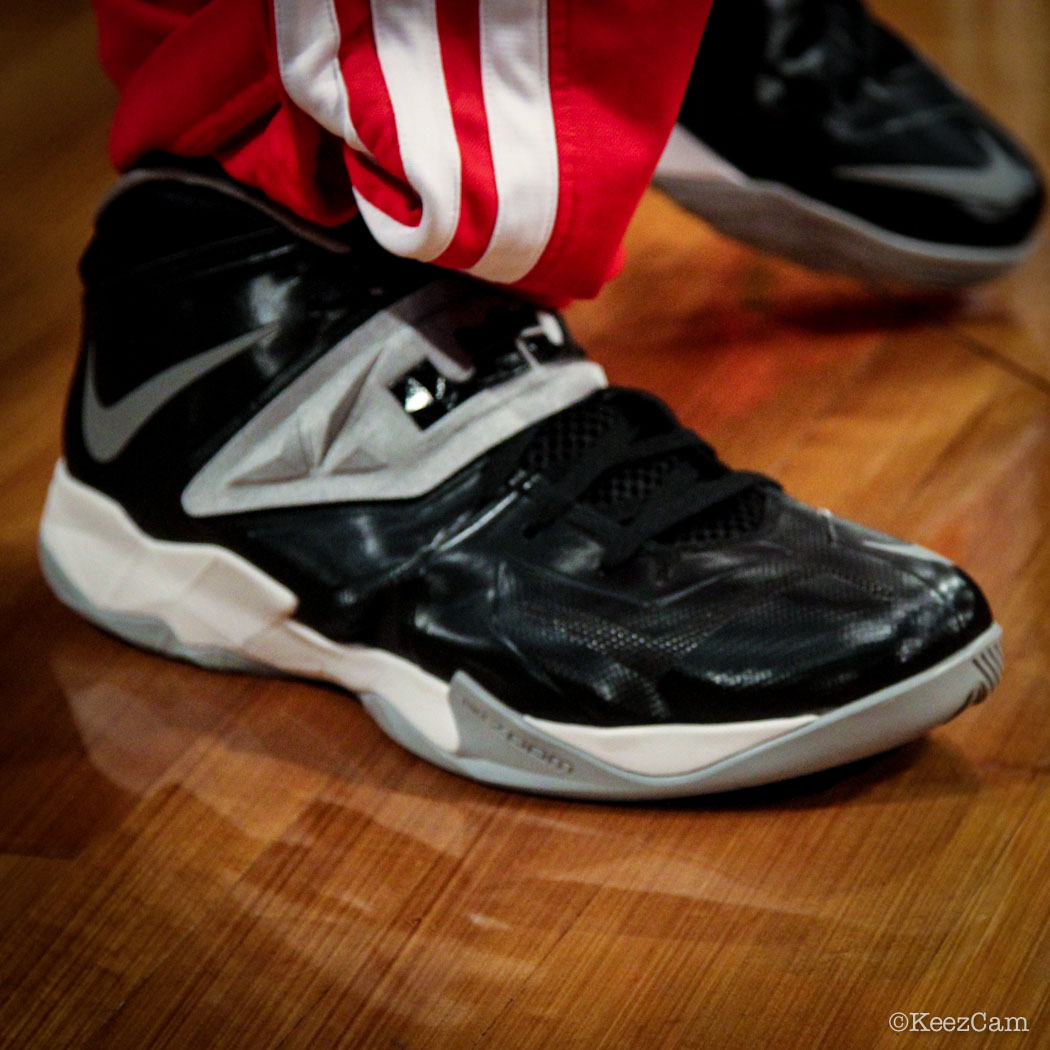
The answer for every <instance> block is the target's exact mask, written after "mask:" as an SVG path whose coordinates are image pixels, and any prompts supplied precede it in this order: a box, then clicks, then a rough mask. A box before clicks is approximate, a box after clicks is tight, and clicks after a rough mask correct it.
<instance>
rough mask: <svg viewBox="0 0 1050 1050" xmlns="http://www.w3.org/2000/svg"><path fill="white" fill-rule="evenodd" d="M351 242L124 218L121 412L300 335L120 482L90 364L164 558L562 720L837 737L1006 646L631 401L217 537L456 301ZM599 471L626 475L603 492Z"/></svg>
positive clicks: (216, 223)
mask: <svg viewBox="0 0 1050 1050" xmlns="http://www.w3.org/2000/svg"><path fill="white" fill-rule="evenodd" d="M150 228H152V229H153V230H154V231H155V235H148V234H147V233H145V232H144V231H148V230H149V229H150ZM341 235H342V236H343V237H344V239H345V241H346V247H347V250H346V251H343V252H335V251H332V250H330V249H329V248H326V247H323V246H322V245H320V244H318V243H315V242H314V241H312V240H310V239H307V238H304V237H302V236H300V235H299V234H297V233H296V232H294V231H293V230H291V229H289V228H288V227H287V226H286V225H284V224H282V223H281V222H279V221H276V220H275V219H274V218H272V217H271V216H270V215H268V214H266V213H264V212H262V211H260V210H258V209H257V208H255V207H254V206H253V205H252V204H251V203H248V202H245V201H244V200H242V199H238V198H235V197H231V196H228V195H226V194H224V193H223V192H221V191H220V190H218V189H215V188H207V187H200V186H195V185H186V184H182V183H179V182H177V181H162V182H148V183H146V184H144V185H141V186H136V187H133V188H131V189H128V190H127V191H126V192H125V193H124V194H122V195H121V196H119V197H118V198H117V199H116V200H115V201H113V202H112V203H111V204H110V205H109V206H108V207H107V208H106V209H105V210H104V212H103V213H102V215H101V217H100V219H99V223H98V229H97V233H96V236H95V239H94V241H93V243H92V245H91V247H90V249H89V251H88V253H87V256H86V258H85V262H84V266H83V274H84V280H85V302H86V309H85V317H86V327H85V344H86V345H88V346H91V347H93V353H94V354H95V356H96V358H97V362H98V377H99V392H100V394H101V395H102V396H103V399H104V400H106V401H115V400H117V399H119V398H120V397H122V396H124V395H125V394H126V393H128V392H129V391H131V390H133V389H134V388H135V387H136V385H137V384H140V383H141V382H143V381H144V380H145V379H146V378H147V376H148V375H149V374H151V372H156V371H158V370H159V369H161V368H163V367H166V366H167V365H169V364H171V363H172V362H174V361H177V360H180V359H185V358H188V357H192V356H193V355H195V354H198V353H200V352H201V351H202V350H204V349H206V348H207V347H210V346H213V345H215V344H217V343H219V342H221V341H222V340H224V339H229V338H230V337H231V336H232V335H234V334H236V333H238V332H243V331H251V330H254V329H255V328H258V327H259V326H260V325H261V324H264V323H273V324H275V325H276V328H275V330H274V331H273V332H272V333H271V334H270V335H268V336H267V337H266V338H264V339H262V340H261V341H260V342H259V343H258V345H256V346H254V347H252V348H251V349H249V350H248V351H247V352H245V353H244V354H243V355H240V356H238V357H237V358H235V359H234V360H231V361H229V362H228V363H226V364H224V365H222V366H221V367H219V368H216V369H215V370H214V371H212V372H210V373H208V374H207V375H206V376H204V377H202V378H201V379H200V380H199V381H198V382H196V383H194V384H193V385H191V386H190V387H188V388H187V389H186V390H184V391H182V392H181V393H179V394H178V395H177V396H175V397H173V398H172V399H171V400H170V401H168V402H167V403H166V404H165V405H164V406H163V407H162V408H161V409H159V410H158V411H157V413H156V414H155V416H154V417H153V418H152V419H150V420H149V421H148V422H147V423H146V424H145V425H144V426H142V427H141V429H139V430H138V431H137V432H136V434H135V435H134V437H133V438H132V439H131V440H130V442H129V443H128V445H127V448H126V449H125V450H124V451H123V452H121V453H120V454H119V455H118V456H116V457H115V458H114V459H113V460H112V461H111V462H107V463H100V462H97V461H96V460H95V459H94V458H93V457H92V455H91V454H90V453H89V452H88V450H87V448H86V447H85V445H84V442H83V436H82V421H81V417H80V405H81V399H82V397H83V383H84V375H85V365H84V357H83V355H82V359H81V362H80V364H79V365H78V369H77V374H76V377H75V380H74V384H73V389H72V392H71V396H70V401H69V410H68V416H67V426H66V455H67V459H68V463H69V467H70V469H71V471H72V473H73V475H74V476H75V477H77V478H79V479H80V480H81V481H84V482H85V483H87V484H89V485H92V486H94V487H95V488H97V489H99V490H101V491H102V492H105V493H107V494H109V495H111V496H113V497H114V498H115V499H117V500H118V501H119V502H120V503H121V504H122V505H123V506H124V507H125V508H126V509H127V511H128V513H129V514H130V515H131V516H132V518H133V519H134V520H135V521H137V522H138V524H139V525H140V526H141V527H142V528H143V529H144V530H146V531H147V532H149V533H150V534H151V535H153V536H156V537H159V538H163V539H172V540H182V541H199V542H212V543H217V544H220V545H223V546H225V547H228V548H230V549H232V550H234V551H236V552H238V553H240V554H242V555H243V556H245V557H246V558H248V559H249V560H251V561H252V562H254V563H255V564H257V565H258V566H259V567H260V568H261V569H263V570H264V571H265V572H267V573H269V574H270V575H272V576H273V577H274V578H276V579H278V580H280V581H281V582H282V583H284V584H285V585H287V586H288V587H289V588H291V589H292V590H293V591H294V592H295V593H296V594H297V595H298V596H299V599H300V607H299V612H298V614H297V615H298V617H299V619H301V620H302V621H303V622H305V623H306V624H308V625H310V626H312V627H314V628H316V629H317V630H319V631H321V632H323V633H324V634H326V635H328V636H329V637H331V638H333V639H336V640H338V641H355V642H363V643H366V644H370V645H375V646H379V647H382V648H385V649H388V650H390V651H393V652H397V653H400V654H403V655H405V656H407V657H409V658H411V659H413V660H415V661H416V662H418V663H419V664H420V665H421V666H423V667H425V668H427V669H429V670H431V671H432V672H434V673H435V674H438V675H441V676H446V677H447V676H449V675H451V674H452V673H453V672H454V671H456V670H457V669H464V670H467V671H469V672H470V673H471V674H472V675H474V676H475V677H476V678H477V679H478V680H479V681H480V682H482V683H483V684H484V685H486V686H487V687H488V688H489V689H490V690H492V691H493V692H494V693H495V694H496V695H498V696H499V697H500V698H501V699H502V700H504V701H505V702H507V703H509V704H511V705H513V706H515V707H517V708H518V709H519V710H522V711H524V712H528V713H532V714H536V715H540V716H543V717H547V718H552V719H557V720H562V721H570V722H585V723H593V724H599V725H617V724H637V723H639V722H641V723H647V722H676V721H699V722H711V721H717V722H723V721H738V720H746V719H754V718H766V717H773V716H781V715H792V714H797V713H801V712H807V713H808V712H813V711H820V710H826V709H828V708H832V707H835V706H837V705H840V704H843V703H845V702H848V701H850V700H853V699H855V698H857V697H859V696H863V695H866V694H869V693H871V692H872V691H874V690H877V689H879V688H882V687H884V686H888V685H892V684H893V683H894V682H897V681H899V680H900V679H902V678H904V677H907V676H908V675H910V674H913V673H917V672H919V671H921V670H923V669H924V668H926V667H929V666H931V665H932V664H934V663H936V662H937V661H939V660H940V659H942V658H943V657H944V656H946V655H948V654H950V653H951V652H954V651H955V650H957V649H958V648H959V647H960V646H962V645H964V644H965V643H966V642H967V641H968V640H970V639H972V638H975V637H976V636H977V635H978V634H980V633H981V632H982V631H983V630H985V629H986V628H987V627H988V626H989V625H990V623H991V619H990V614H989V611H988V607H987V605H986V603H985V601H984V598H983V597H982V596H981V594H980V592H979V591H978V590H977V588H976V587H975V586H974V585H973V584H972V582H971V581H970V580H969V579H968V578H967V577H966V576H965V575H963V574H962V573H961V572H959V571H958V570H957V569H955V568H953V567H952V566H950V565H948V564H947V563H945V562H941V561H936V560H930V559H928V558H925V557H915V556H913V555H912V554H910V553H909V552H908V551H907V550H906V549H903V548H902V549H900V550H898V551H887V550H886V549H884V546H883V545H884V544H885V543H886V542H887V540H886V537H882V536H879V535H877V534H875V533H871V532H869V531H867V530H864V529H861V528H860V527H859V526H855V525H852V524H850V523H847V522H844V521H841V520H839V519H833V518H830V517H828V516H826V515H823V514H820V513H818V512H816V511H813V510H811V509H810V508H807V507H804V506H802V505H800V504H798V503H796V502H794V501H793V500H791V499H790V498H788V497H787V496H785V495H784V494H783V493H782V492H781V491H780V489H779V487H777V486H776V485H775V484H773V483H772V482H769V481H768V480H766V479H762V478H759V477H755V476H743V475H735V474H733V473H732V472H729V471H728V470H727V469H726V468H725V467H723V466H722V465H721V464H719V463H718V461H717V459H715V457H714V456H713V453H711V452H710V450H709V449H707V448H706V446H703V445H702V443H700V442H697V441H695V439H691V438H689V437H688V436H687V435H686V436H684V437H683V434H682V432H681V431H680V430H679V429H678V425H677V424H676V423H675V422H674V420H673V418H672V417H671V416H670V414H669V413H668V412H667V410H666V409H664V408H663V407H661V406H660V405H659V404H658V403H657V402H655V401H654V399H652V398H650V397H648V396H647V395H643V394H638V393H635V392H631V391H620V390H606V391H601V392H599V393H597V394H594V395H592V397H590V398H589V399H587V400H586V401H585V402H583V403H580V404H577V405H574V406H572V407H570V408H569V409H566V410H565V411H563V412H561V413H559V414H558V415H557V416H555V417H553V418H550V419H548V420H546V421H543V422H541V423H539V424H537V425H535V426H533V427H532V428H530V429H529V430H527V431H525V432H523V433H522V434H520V435H518V436H516V437H514V438H512V439H510V440H509V441H506V442H504V443H502V444H501V445H499V446H497V447H496V448H494V449H492V450H491V451H490V452H488V453H486V454H485V455H483V456H481V457H480V458H479V459H477V460H476V461H474V462H473V463H471V464H470V465H469V466H467V467H466V468H465V469H463V470H461V471H459V472H458V473H457V474H455V475H454V476H452V477H451V478H450V479H449V480H447V481H446V482H444V483H443V484H441V485H438V486H436V487H435V488H434V489H433V490H432V491H430V492H428V493H426V494H425V495H423V496H421V497H418V498H415V499H409V500H389V501H383V502H370V503H365V502H361V503H341V504H331V505H319V506H306V507H303V506H298V507H272V508H269V509H265V510H256V511H252V512H246V513H239V514H229V515H224V516H219V517H203V518H193V517H190V516H189V515H187V514H186V513H185V511H184V510H183V508H182V505H181V502H180V497H181V493H182V491H183V489H184V488H185V487H186V485H187V484H188V482H189V481H190V479H191V478H192V477H193V476H194V475H195V474H196V472H197V471H198V470H199V469H200V468H201V467H202V466H203V465H204V464H205V463H206V462H207V461H208V460H209V458H210V457H211V456H212V455H214V453H215V452H216V451H217V450H218V449H219V448H220V447H221V446H222V445H223V444H224V443H225V442H226V441H227V440H228V439H229V438H230V437H231V435H233V434H234V433H236V432H237V431H238V429H239V428H240V427H242V426H243V425H244V424H245V422H247V420H248V419H250V418H251V417H253V416H254V415H255V413H256V412H258V410H259V409H260V408H261V407H262V406H263V405H265V404H266V403H267V402H268V401H269V400H270V399H271V398H272V397H274V396H275V395H276V393H277V392H278V391H280V390H283V389H285V388H286V387H287V386H288V384H289V383H290V382H291V381H292V380H293V379H294V378H295V376H297V375H298V374H299V373H300V372H301V371H302V370H303V369H304V368H305V367H307V366H308V365H309V364H310V363H311V362H313V361H315V360H317V359H318V358H319V357H320V356H322V355H324V354H325V353H326V352H327V351H328V349H329V348H330V347H331V346H332V345H333V344H334V342H335V341H337V340H338V339H339V338H340V337H341V336H342V335H344V334H345V333H346V332H348V331H349V330H351V329H352V328H354V327H355V326H356V325H358V324H360V323H361V322H362V320H363V319H364V318H366V317H369V316H371V315H372V314H374V313H375V311H377V310H378V309H381V308H382V307H384V306H386V305H389V304H390V303H391V302H393V301H395V300H396V299H397V298H398V297H399V296H401V295H404V294H405V293H406V292H408V291H411V290H412V289H413V288H416V287H418V286H419V285H420V284H421V283H422V282H423V281H425V280H427V279H428V276H429V273H430V271H428V269H427V268H426V267H421V266H418V265H416V264H413V263H409V262H405V261H403V260H398V259H394V258H392V257H390V256H388V255H386V254H385V253H383V252H382V251H380V250H379V249H378V248H376V247H375V245H374V244H373V243H372V242H371V241H370V240H369V238H368V237H367V234H366V233H365V231H364V229H363V228H362V227H359V226H355V227H353V228H351V229H349V230H346V231H342V234H341ZM511 305H513V304H511ZM482 352H486V353H487V352H497V353H498V352H499V348H494V349H493V348H487V349H485V350H483V351H482ZM452 410H453V411H455V409H452ZM632 450H633V451H632ZM599 455H606V456H607V457H608V469H607V470H604V471H603V472H602V471H599V472H598V473H597V474H596V473H595V472H596V469H597V468H596V467H595V464H596V463H597V462H598V460H597V459H595V457H596V456H599ZM587 457H590V463H591V465H590V467H589V468H588V469H587V470H584V468H583V467H581V464H584V463H585V460H587ZM581 486H582V490H581ZM578 490H579V491H578ZM562 497H565V498H564V499H562ZM559 499H562V502H559ZM690 500H691V501H693V502H692V503H690V502H689V501H690ZM667 507H671V511H670V512H667V513H663V514H661V513H656V511H659V510H660V508H664V510H666V508H667ZM654 508H656V511H654ZM654 530H659V531H654ZM870 542H875V543H876V544H878V545H877V546H867V545H866V544H868V543H870ZM614 548H615V549H616V550H618V551H620V556H619V557H617V558H612V559H611V558H609V552H610V550H612V549H614Z"/></svg>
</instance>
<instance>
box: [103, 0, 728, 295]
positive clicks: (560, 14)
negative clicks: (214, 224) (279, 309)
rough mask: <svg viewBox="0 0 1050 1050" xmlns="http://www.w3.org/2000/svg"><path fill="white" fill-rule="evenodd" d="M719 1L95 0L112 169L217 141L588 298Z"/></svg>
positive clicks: (336, 202) (318, 200)
mask: <svg viewBox="0 0 1050 1050" xmlns="http://www.w3.org/2000/svg"><path fill="white" fill-rule="evenodd" d="M709 4H710V0H685V2H681V3H675V2H660V0H656V2H653V0H648V2H647V0H371V3H369V0H94V5H95V10H96V13H97V16H98V24H99V35H100V42H101V54H102V61H103V64H104V65H105V67H106V70H107V71H108V73H109V74H110V76H111V77H112V78H113V80H114V81H115V82H116V84H117V87H118V88H119V90H120V92H121V98H120V104H119V107H118V110H117V114H116V119H115V121H114V125H113V134H112V143H111V146H112V153H113V159H114V161H115V163H116V165H117V166H118V167H119V168H122V169H124V168H127V167H129V166H131V165H133V164H134V163H135V162H136V161H137V160H138V159H139V158H140V157H142V156H143V155H144V154H145V153H148V152H149V151H151V150H166V151H168V152H171V153H176V154H180V155H183V156H202V155H207V156H214V157H216V158H217V159H218V160H219V161H220V162H221V163H222V165H223V166H224V167H225V169H226V170H227V171H228V172H229V173H230V174H231V175H233V176H234V177H236V178H237V179H240V180H241V181H243V182H245V183H249V184H251V185H253V186H256V187H258V188H259V189H261V190H263V191H264V192H265V193H266V194H268V195H269V196H270V197H272V198H274V199H275V200H277V201H279V202H281V203H283V204H285V205H287V206H288V207H290V208H291V209H293V210H294V211H296V212H297V213H299V214H300V215H302V216H304V217H306V218H308V219H312V220H314V221H315V222H319V223H324V224H335V223H339V222H343V221H345V220H346V219H348V218H349V217H350V216H351V215H353V214H354V213H355V212H356V211H358V210H360V211H361V212H362V213H363V215H364V218H365V220H366V221H367V223H368V225H369V228H370V230H371V231H372V233H373V235H374V236H375V238H376V239H377V240H378V241H379V242H380V243H381V244H382V245H383V246H384V247H386V248H387V249H389V250H390V251H392V252H395V253H397V254H400V255H406V256H411V257H413V258H417V259H422V260H425V261H432V262H435V263H437V264H439V265H441V266H447V267H452V268H454V269H458V270H465V271H467V272H470V273H473V274H475V275H477V276H479V277H482V278H484V279H486V280H490V281H495V282H499V283H504V284H511V285H514V286H516V287H518V288H519V289H521V290H522V291H524V292H527V293H530V294H533V295H536V296H538V297H540V298H543V299H547V300H559V301H564V300H567V299H571V298H577V297H587V296H591V295H594V294H595V293H596V292H597V290H598V289H599V288H600V287H601V284H602V282H603V281H604V280H605V279H606V278H607V277H608V276H610V274H611V272H612V271H613V270H614V268H615V266H616V263H617V256H618V250H619V245H620V242H621V240H622V237H623V234H624V230H625V229H626V227H627V223H628V221H629V219H630V217H631V214H632V213H633V211H634V209H635V207H636V206H637V203H638V200H639V198H640V197H641V194H642V192H643V190H644V189H645V186H646V184H647V183H648V181H649V178H650V176H651V174H652V171H653V169H654V168H655V166H656V162H657V159H658V158H659V155H660V152H661V150H662V148H663V145H664V143H665V142H666V140H667V136H668V134H669V133H670V130H671V126H672V125H673V123H674V120H675V117H676V116H677V112H678V106H679V103H680V101H681V98H682V95H683V93H684V91H685V85H686V81H687V79H688V77H689V73H690V70H691V69H692V64H693V60H694V58H695V56H696V52H697V48H698V46H699V42H700V35H701V32H702V30H703V24H704V21H705V19H706V16H707V10H708V7H709Z"/></svg>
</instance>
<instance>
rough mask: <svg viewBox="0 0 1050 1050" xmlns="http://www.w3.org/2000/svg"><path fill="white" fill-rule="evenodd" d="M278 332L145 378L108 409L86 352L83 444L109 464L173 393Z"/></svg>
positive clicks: (233, 342) (249, 337)
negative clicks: (100, 394)
mask: <svg viewBox="0 0 1050 1050" xmlns="http://www.w3.org/2000/svg"><path fill="white" fill-rule="evenodd" d="M277 327H278V323H277V322H276V321H273V322H271V323H270V324H267V325H263V326H262V328H256V329H255V331H254V332H246V333H245V334H244V335H239V336H237V337H236V338H234V339H230V340H229V341H227V342H225V343H220V344H219V345H218V346H213V347H212V348H211V349H210V350H205V351H204V352H203V353H200V354H195V355H194V356H193V357H189V358H187V359H186V360H185V361H180V362H178V364H174V365H172V366H171V367H170V368H165V369H164V371H163V372H158V373H157V374H156V375H155V376H153V377H152V378H150V379H147V380H146V382H145V383H143V384H142V385H141V386H139V387H136V388H135V389H134V390H132V391H131V393H130V394H126V395H125V396H124V397H122V398H121V399H120V400H119V401H117V402H115V403H114V404H112V405H103V404H102V402H101V400H100V399H99V396H98V381H97V377H96V375H95V348H94V346H93V345H91V344H90V343H89V344H88V348H87V362H86V366H85V372H86V374H85V377H84V398H83V412H82V415H83V433H84V445H85V446H86V447H87V450H88V452H89V453H90V454H91V457H92V458H93V459H95V460H96V461H97V462H99V463H109V462H110V461H111V460H114V459H116V458H117V456H119V455H120V453H121V452H123V451H124V449H125V448H126V447H127V444H128V442H129V441H130V440H131V439H132V438H133V437H134V436H135V434H137V433H138V431H139V429H140V428H141V427H142V426H143V425H144V424H145V423H146V421H147V420H148V419H149V418H150V417H151V416H152V415H153V414H154V413H155V412H156V411H157V409H159V408H160V407H161V406H162V405H164V404H166V403H167V402H168V401H170V400H171V399H172V398H173V397H175V396H176V395H177V394H179V393H181V392H182V391H183V390H185V389H186V388H187V387H188V386H190V385H191V384H192V383H195V382H196V381H197V380H198V379H200V378H201V377H202V376H204V375H207V373H208V372H211V371H212V370H213V369H216V368H218V367H219V365H221V364H223V363H224V362H226V361H229V360H230V358H232V357H236V356H237V355H238V354H240V353H243V352H244V351H245V350H247V349H248V348H249V347H250V346H254V345H255V344H256V343H258V342H259V341H260V340H261V339H263V338H264V337H265V336H267V335H269V334H270V333H271V332H272V331H274V330H275V329H276V328H277Z"/></svg>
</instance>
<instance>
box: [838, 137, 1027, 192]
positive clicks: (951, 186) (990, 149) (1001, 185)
mask: <svg viewBox="0 0 1050 1050" xmlns="http://www.w3.org/2000/svg"><path fill="white" fill-rule="evenodd" d="M980 139H981V147H982V148H983V149H984V151H985V153H986V155H987V156H986V159H985V162H984V164H982V165H981V166H980V167H979V168H949V167H939V166H937V167H935V166H932V165H931V166H927V165H923V164H855V165H843V166H841V167H837V168H834V169H833V174H835V175H836V176H838V178H840V179H847V180H850V181H853V182H868V183H871V184H873V185H876V186H893V187H897V188H900V189H905V190H919V191H920V192H922V193H929V194H932V195H933V196H935V197H948V198H952V199H956V198H958V197H966V198H969V199H970V200H971V201H973V202H975V203H979V204H998V203H1000V202H1002V201H1004V200H1012V199H1015V198H1016V197H1018V196H1020V195H1021V194H1022V193H1024V191H1025V190H1026V189H1027V188H1028V177H1027V174H1026V173H1025V171H1024V169H1023V168H1021V167H1020V166H1019V165H1018V164H1017V163H1016V162H1015V161H1014V160H1012V159H1011V158H1010V156H1009V155H1008V154H1007V153H1006V151H1005V150H1004V149H1003V148H1002V146H1000V145H999V143H998V142H996V141H995V139H993V138H992V137H991V136H990V135H989V134H988V133H987V132H984V131H982V132H981V133H980Z"/></svg>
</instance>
